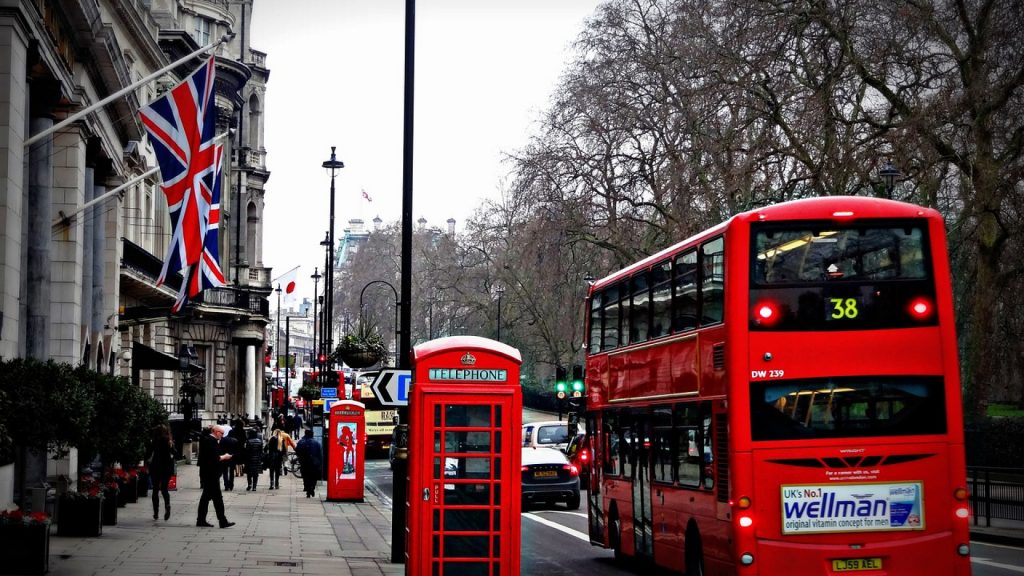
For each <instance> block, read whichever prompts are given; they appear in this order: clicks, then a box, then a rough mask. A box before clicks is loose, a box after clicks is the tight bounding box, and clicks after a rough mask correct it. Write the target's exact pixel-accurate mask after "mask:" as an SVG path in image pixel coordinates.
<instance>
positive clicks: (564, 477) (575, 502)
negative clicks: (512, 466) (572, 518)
mask: <svg viewBox="0 0 1024 576" xmlns="http://www.w3.org/2000/svg"><path fill="white" fill-rule="evenodd" d="M522 475H523V476H522V483H523V488H522V490H523V505H524V506H525V505H526V504H528V503H531V502H544V503H547V504H553V503H555V502H565V506H566V507H567V508H568V509H569V510H578V509H579V507H580V476H579V470H577V469H576V466H574V465H572V464H570V463H569V460H568V459H566V457H565V454H563V453H561V452H560V451H558V450H555V449H554V448H536V447H533V446H528V447H523V461H522Z"/></svg>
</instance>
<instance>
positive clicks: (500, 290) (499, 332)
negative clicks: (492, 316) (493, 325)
mask: <svg viewBox="0 0 1024 576" xmlns="http://www.w3.org/2000/svg"><path fill="white" fill-rule="evenodd" d="M495 291H496V292H497V293H498V338H497V340H498V342H501V296H502V294H504V293H505V288H504V287H503V286H500V285H499V286H498V287H497V289H496V290H495Z"/></svg>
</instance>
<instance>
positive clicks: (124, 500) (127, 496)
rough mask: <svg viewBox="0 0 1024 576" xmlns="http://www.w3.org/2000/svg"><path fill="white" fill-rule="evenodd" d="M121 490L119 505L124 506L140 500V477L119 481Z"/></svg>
mask: <svg viewBox="0 0 1024 576" xmlns="http://www.w3.org/2000/svg"><path fill="white" fill-rule="evenodd" d="M118 485H119V486H120V490H118V492H117V506H118V507H119V508H124V507H125V506H126V505H128V504H135V503H136V502H138V501H139V479H138V478H131V479H128V480H125V481H124V482H121V481H118Z"/></svg>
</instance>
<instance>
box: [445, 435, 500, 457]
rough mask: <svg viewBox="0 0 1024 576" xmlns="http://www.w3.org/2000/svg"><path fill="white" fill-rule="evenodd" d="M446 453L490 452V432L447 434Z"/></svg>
mask: <svg viewBox="0 0 1024 576" xmlns="http://www.w3.org/2000/svg"><path fill="white" fill-rule="evenodd" d="M444 451H445V452H490V451H491V433H490V432H445V433H444Z"/></svg>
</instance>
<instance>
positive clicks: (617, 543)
mask: <svg viewBox="0 0 1024 576" xmlns="http://www.w3.org/2000/svg"><path fill="white" fill-rule="evenodd" d="M608 539H609V540H611V542H610V544H611V545H612V552H614V553H615V560H616V562H621V561H622V560H624V559H625V558H626V555H625V554H623V553H622V522H620V521H619V516H618V515H617V514H616V515H615V516H613V517H612V519H611V520H610V521H609V523H608Z"/></svg>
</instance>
